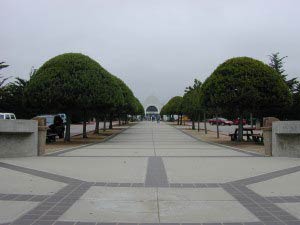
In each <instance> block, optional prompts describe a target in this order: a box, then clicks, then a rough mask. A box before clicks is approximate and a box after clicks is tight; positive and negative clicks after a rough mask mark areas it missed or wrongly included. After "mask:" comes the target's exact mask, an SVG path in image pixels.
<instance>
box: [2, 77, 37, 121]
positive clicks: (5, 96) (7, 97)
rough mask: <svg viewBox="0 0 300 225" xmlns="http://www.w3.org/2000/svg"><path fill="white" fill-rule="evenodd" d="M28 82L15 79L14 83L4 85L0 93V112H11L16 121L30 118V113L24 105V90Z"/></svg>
mask: <svg viewBox="0 0 300 225" xmlns="http://www.w3.org/2000/svg"><path fill="white" fill-rule="evenodd" d="M27 84H28V81H26V80H24V79H21V78H16V80H15V82H11V83H9V84H7V85H5V86H4V87H3V88H2V90H1V92H0V99H1V105H0V111H2V112H13V113H15V114H16V116H17V118H18V119H21V118H30V117H31V116H32V112H31V111H30V110H29V109H28V108H27V107H26V106H25V105H24V101H23V100H24V90H25V88H26V86H27Z"/></svg>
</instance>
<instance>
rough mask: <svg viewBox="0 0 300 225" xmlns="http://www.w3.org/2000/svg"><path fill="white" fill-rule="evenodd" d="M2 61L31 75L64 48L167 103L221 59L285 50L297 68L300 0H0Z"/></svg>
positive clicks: (293, 70) (11, 72)
mask: <svg viewBox="0 0 300 225" xmlns="http://www.w3.org/2000/svg"><path fill="white" fill-rule="evenodd" d="M0 4H1V12H0V20H1V31H0V32H1V33H0V61H5V62H6V63H7V64H9V65H10V67H9V68H7V69H5V70H2V71H1V74H2V75H5V76H19V77H22V78H26V79H29V73H30V70H31V68H32V66H33V67H34V68H39V67H40V66H41V65H42V64H43V63H44V62H45V61H47V60H48V59H50V58H52V57H54V56H56V55H59V54H62V53H66V52H80V53H83V54H86V55H88V56H90V57H91V58H93V59H95V60H97V61H98V62H99V63H100V64H101V65H102V66H103V67H104V68H106V69H107V70H108V71H109V72H111V73H112V74H114V75H116V76H118V77H120V78H121V79H122V80H124V81H125V82H126V83H127V84H128V85H129V87H130V88H131V89H132V90H133V92H134V94H135V95H136V96H137V97H138V98H139V99H140V100H141V101H144V99H145V98H146V97H147V96H149V95H155V96H157V97H158V98H159V99H160V101H161V102H163V103H165V102H166V101H167V100H168V99H169V98H170V97H173V96H175V95H182V94H183V93H184V89H185V87H186V86H188V85H192V83H193V79H194V78H197V79H200V80H201V81H204V80H205V79H206V78H207V77H208V76H209V75H210V74H211V73H212V72H213V70H214V69H215V68H216V67H217V66H218V65H219V64H220V63H222V62H223V61H224V60H226V59H228V58H231V57H236V56H249V57H253V58H256V59H259V60H262V61H264V62H265V63H268V55H270V54H271V53H275V52H280V53H281V55H282V56H286V55H287V56H288V58H287V59H286V64H285V69H286V73H288V74H289V77H299V75H300V60H299V59H300V28H299V27H300V25H299V24H300V13H299V9H300V1H298V0H281V1H278V0H251V1H246V0H227V1H226V0H214V1H201V0H198V1H196V0H194V1H192V0H190V1H188V0H187V1H183V0H182V1H167V0H165V1H164V0H160V1H151V0H145V1H142V0H139V1H138V0H136V1H134V0H132V1H127V0H118V1H117V0H107V1H96V0H95V1H91V0H85V1H83V0H82V1H78V0H76V1H75V0H63V1H62V0H60V1H58V0H35V1H33V0H31V1H28V0H22V1H21V0H0Z"/></svg>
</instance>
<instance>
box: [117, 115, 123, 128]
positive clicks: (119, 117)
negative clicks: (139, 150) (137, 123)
mask: <svg viewBox="0 0 300 225" xmlns="http://www.w3.org/2000/svg"><path fill="white" fill-rule="evenodd" d="M118 119H119V126H121V125H122V124H121V116H120V114H119V115H118Z"/></svg>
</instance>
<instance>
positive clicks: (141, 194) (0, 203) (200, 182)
mask: <svg viewBox="0 0 300 225" xmlns="http://www.w3.org/2000/svg"><path fill="white" fill-rule="evenodd" d="M0 181H1V183H0V224H41V225H44V224H58V225H59V224H61V225H67V224H70V225H71V224H73V225H74V224H76V225H80V224H86V225H88V224H93V225H95V224H111V225H113V224H114V225H116V224H121V225H126V224H134V225H136V224H149V225H150V224H170V225H171V224H176V225H179V224H211V225H213V224H219V225H221V224H223V225H224V224H227V225H230V224H235V225H241V224H244V225H266V224H272V225H277V224H286V225H287V224H291V225H292V224H300V159H296V158H269V157H261V156H259V155H255V154H253V153H245V152H242V151H238V150H234V149H231V148H228V147H223V146H217V145H212V144H208V143H204V142H201V141H198V140H195V139H194V138H192V137H190V136H187V135H186V134H183V133H182V132H181V131H180V130H177V129H175V128H173V127H171V126H169V125H166V124H164V123H160V124H158V123H156V122H141V123H139V124H137V125H135V126H133V127H131V128H129V129H127V130H125V131H124V132H123V133H121V134H119V135H118V136H116V137H114V138H112V139H110V140H109V141H107V142H105V143H101V144H95V145H89V146H86V147H83V148H78V149H73V150H67V151H62V152H59V153H54V154H53V155H51V156H47V157H30V158H14V159H0Z"/></svg>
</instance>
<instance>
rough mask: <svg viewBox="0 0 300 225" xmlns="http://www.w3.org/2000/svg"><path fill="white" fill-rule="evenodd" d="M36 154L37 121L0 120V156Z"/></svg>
mask: <svg viewBox="0 0 300 225" xmlns="http://www.w3.org/2000/svg"><path fill="white" fill-rule="evenodd" d="M37 154H38V122H37V121H34V120H0V158H4V157H24V156H36V155H37Z"/></svg>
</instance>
